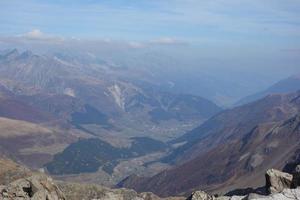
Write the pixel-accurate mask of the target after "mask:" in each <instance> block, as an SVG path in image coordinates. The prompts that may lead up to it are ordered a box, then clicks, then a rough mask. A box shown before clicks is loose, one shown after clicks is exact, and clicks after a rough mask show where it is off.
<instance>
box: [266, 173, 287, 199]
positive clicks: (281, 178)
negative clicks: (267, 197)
mask: <svg viewBox="0 0 300 200" xmlns="http://www.w3.org/2000/svg"><path fill="white" fill-rule="evenodd" d="M292 184H293V175H291V174H288V173H284V172H281V171H278V170H276V169H269V170H267V172H266V187H267V188H268V191H269V192H270V193H271V194H273V193H278V192H281V191H283V189H285V188H292Z"/></svg>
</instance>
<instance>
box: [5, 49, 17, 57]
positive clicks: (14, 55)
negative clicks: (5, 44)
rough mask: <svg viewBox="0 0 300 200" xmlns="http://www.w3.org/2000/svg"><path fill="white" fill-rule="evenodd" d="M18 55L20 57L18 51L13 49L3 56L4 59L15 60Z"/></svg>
mask: <svg viewBox="0 0 300 200" xmlns="http://www.w3.org/2000/svg"><path fill="white" fill-rule="evenodd" d="M19 55H20V53H19V51H18V50H17V49H13V50H11V51H9V52H8V53H6V54H5V55H4V57H5V58H6V59H14V58H16V57H17V56H19Z"/></svg>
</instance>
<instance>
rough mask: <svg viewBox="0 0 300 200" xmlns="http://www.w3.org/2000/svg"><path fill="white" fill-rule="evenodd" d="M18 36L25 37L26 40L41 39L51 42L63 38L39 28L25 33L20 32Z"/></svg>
mask: <svg viewBox="0 0 300 200" xmlns="http://www.w3.org/2000/svg"><path fill="white" fill-rule="evenodd" d="M19 36H20V37H21V38H23V39H27V40H43V41H52V42H55V41H56V42H59V41H63V40H64V38H62V37H58V36H53V35H49V34H46V33H44V32H42V31H41V30H39V29H33V30H31V31H29V32H27V33H24V34H21V35H19Z"/></svg>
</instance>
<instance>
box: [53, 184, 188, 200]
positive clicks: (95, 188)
mask: <svg viewBox="0 0 300 200" xmlns="http://www.w3.org/2000/svg"><path fill="white" fill-rule="evenodd" d="M58 186H59V187H60V188H61V190H62V191H63V193H64V194H65V196H66V199H68V200H69V199H70V200H82V199H100V200H184V199H185V198H184V197H168V198H160V197H158V196H156V195H155V194H153V193H151V192H145V193H140V194H138V193H137V192H135V191H134V190H129V189H124V188H122V189H110V188H107V187H103V186H100V185H96V184H78V183H66V182H59V183H58Z"/></svg>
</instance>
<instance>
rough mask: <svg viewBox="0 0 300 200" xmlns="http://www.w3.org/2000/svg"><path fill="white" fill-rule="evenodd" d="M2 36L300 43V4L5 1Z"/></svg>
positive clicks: (292, 0)
mask: <svg viewBox="0 0 300 200" xmlns="http://www.w3.org/2000/svg"><path fill="white" fill-rule="evenodd" d="M0 26H1V27H0V35H2V36H3V35H5V36H7V35H19V34H24V33H26V32H30V31H32V30H35V31H36V33H37V34H38V32H37V31H38V30H40V31H41V32H44V33H47V34H51V35H58V36H63V37H79V38H110V39H125V40H154V39H161V40H166V41H167V40H169V42H170V39H172V40H175V39H178V40H187V41H189V42H220V41H223V42H225V43H230V42H233V41H235V42H236V41H252V42H262V41H263V42H265V43H274V44H275V43H276V44H279V43H284V44H287V43H289V44H294V43H295V42H296V43H297V45H299V43H300V42H299V37H300V1H299V0H98V1H96V0H40V1H38V0H26V1H25V0H1V1H0Z"/></svg>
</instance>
